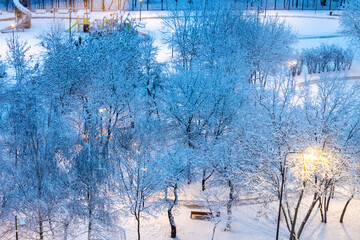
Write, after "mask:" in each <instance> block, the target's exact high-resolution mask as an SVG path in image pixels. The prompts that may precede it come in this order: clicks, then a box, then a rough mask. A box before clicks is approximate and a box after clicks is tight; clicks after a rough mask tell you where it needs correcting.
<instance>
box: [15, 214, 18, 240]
mask: <svg viewBox="0 0 360 240" xmlns="http://www.w3.org/2000/svg"><path fill="white" fill-rule="evenodd" d="M17 222H18V217H17V214H15V237H16V240H19V233H18V225H17Z"/></svg>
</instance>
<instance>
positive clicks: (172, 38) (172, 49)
mask: <svg viewBox="0 0 360 240" xmlns="http://www.w3.org/2000/svg"><path fill="white" fill-rule="evenodd" d="M174 34H175V30H174V29H173V30H171V58H173V57H174Z"/></svg>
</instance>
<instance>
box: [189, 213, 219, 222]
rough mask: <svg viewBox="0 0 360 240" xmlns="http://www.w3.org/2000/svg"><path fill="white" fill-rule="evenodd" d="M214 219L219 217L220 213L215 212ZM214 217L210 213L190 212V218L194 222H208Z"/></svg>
mask: <svg viewBox="0 0 360 240" xmlns="http://www.w3.org/2000/svg"><path fill="white" fill-rule="evenodd" d="M215 216H216V217H220V212H217V213H216V215H215ZM213 217H214V216H213V214H212V213H211V212H204V211H191V214H190V218H191V219H196V220H210V219H212V218H213Z"/></svg>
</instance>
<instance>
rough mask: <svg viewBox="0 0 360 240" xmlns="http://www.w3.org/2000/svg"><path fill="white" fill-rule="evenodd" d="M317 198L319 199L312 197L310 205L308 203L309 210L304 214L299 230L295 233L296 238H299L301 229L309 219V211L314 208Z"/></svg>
mask: <svg viewBox="0 0 360 240" xmlns="http://www.w3.org/2000/svg"><path fill="white" fill-rule="evenodd" d="M318 200H319V198H318V197H314V199H313V202H312V203H311V205H310V207H309V210H308V212H307V213H306V215H305V218H304V220H303V221H302V222H301V225H300V228H299V231H298V233H297V239H300V236H301V233H302V231H303V230H304V227H305V225H306V223H307V221H308V220H309V218H310V215H311V213H312V211H313V209H314V207H315V205H316V203H317V201H318Z"/></svg>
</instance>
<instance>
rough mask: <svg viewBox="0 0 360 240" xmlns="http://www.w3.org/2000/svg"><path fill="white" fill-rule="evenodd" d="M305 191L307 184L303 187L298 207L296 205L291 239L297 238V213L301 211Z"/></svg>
mask: <svg viewBox="0 0 360 240" xmlns="http://www.w3.org/2000/svg"><path fill="white" fill-rule="evenodd" d="M304 191H305V184H304V185H303V187H302V189H301V193H300V196H299V199H298V202H297V204H296V207H295V213H294V219H293V222H292V224H291V232H290V238H289V240H296V237H295V227H296V220H297V215H298V213H299V209H300V204H301V201H302V198H303V196H304Z"/></svg>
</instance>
